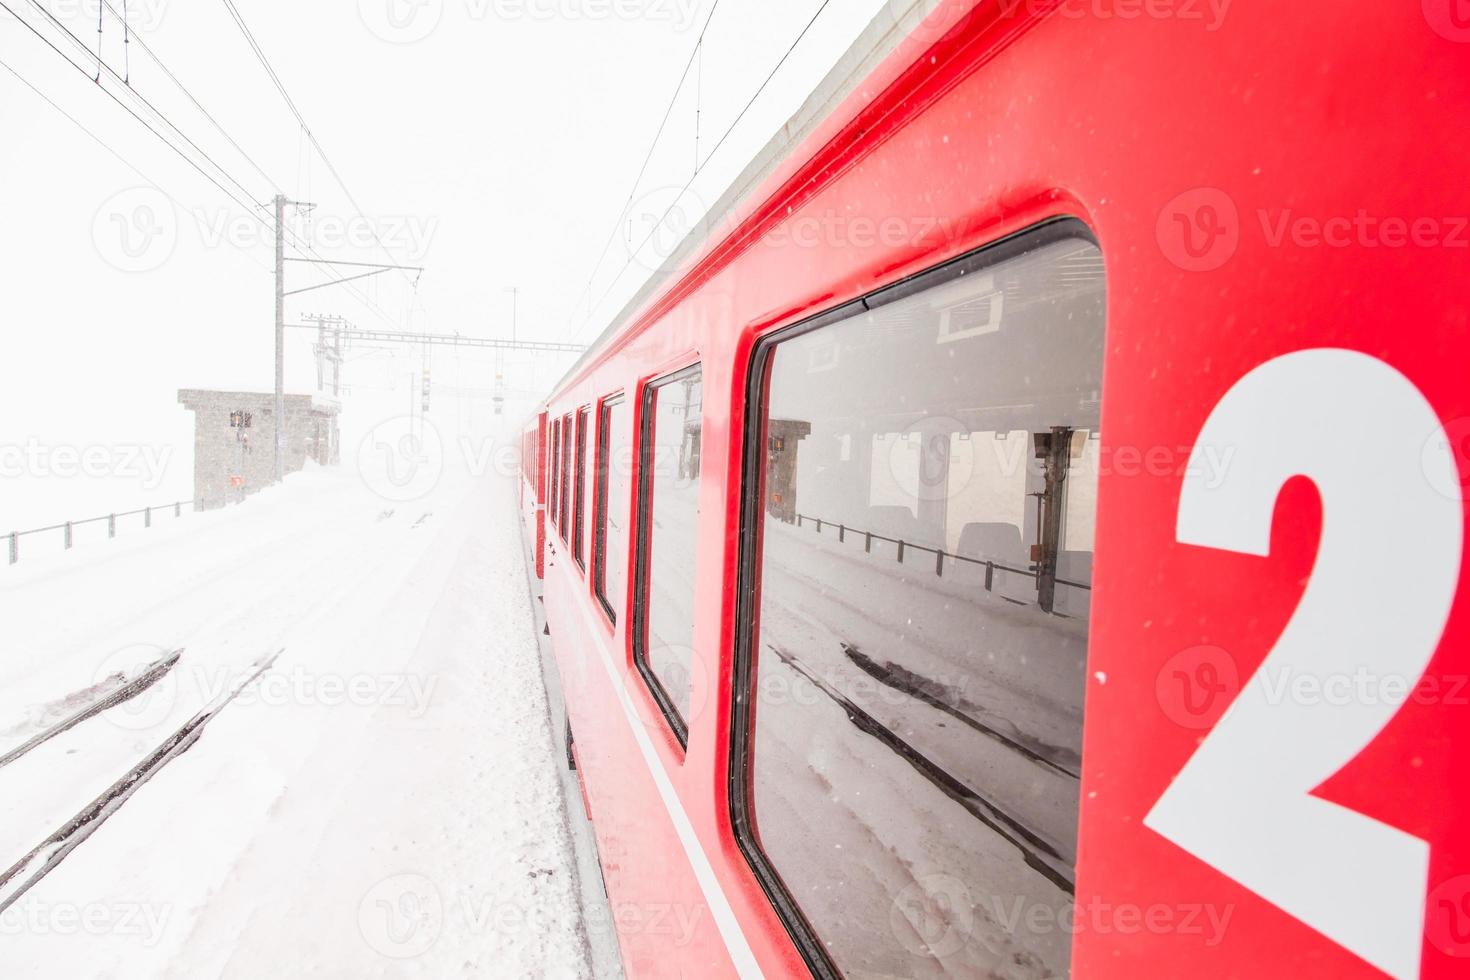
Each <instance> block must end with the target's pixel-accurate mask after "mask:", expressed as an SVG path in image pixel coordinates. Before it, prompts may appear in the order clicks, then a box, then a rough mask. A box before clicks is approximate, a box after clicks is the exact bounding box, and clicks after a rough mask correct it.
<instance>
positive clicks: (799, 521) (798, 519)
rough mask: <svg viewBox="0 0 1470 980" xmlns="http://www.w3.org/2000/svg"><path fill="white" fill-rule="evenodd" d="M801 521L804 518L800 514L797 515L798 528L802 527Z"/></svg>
mask: <svg viewBox="0 0 1470 980" xmlns="http://www.w3.org/2000/svg"><path fill="white" fill-rule="evenodd" d="M801 521H802V516H801V515H800V514H797V515H796V526H797V527H798V528H799V527H801Z"/></svg>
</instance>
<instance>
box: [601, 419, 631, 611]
mask: <svg viewBox="0 0 1470 980" xmlns="http://www.w3.org/2000/svg"><path fill="white" fill-rule="evenodd" d="M598 416H599V418H598V423H597V487H596V498H595V506H596V508H597V514H596V517H595V521H594V524H593V528H592V536H593V539H592V584H593V587H594V589H595V590H596V591H597V598H598V600H599V601H601V603H602V608H603V609H604V610H606V611H607V615H608V618H609V619H611V620H612V621H613V622H614V623H616V622H617V621H618V616H619V615H620V614H621V612H622V609H623V604H624V602H625V601H626V600H627V598H628V515H629V513H630V511H631V510H632V506H633V485H632V484H633V473H632V469H633V466H632V462H633V461H632V455H633V447H632V436H633V431H632V428H633V427H632V424H631V423H630V422H629V421H628V406H627V403H626V402H624V401H623V398H622V396H621V395H619V396H618V397H616V398H610V399H608V400H607V401H605V402H603V403H602V409H601V411H599V412H598Z"/></svg>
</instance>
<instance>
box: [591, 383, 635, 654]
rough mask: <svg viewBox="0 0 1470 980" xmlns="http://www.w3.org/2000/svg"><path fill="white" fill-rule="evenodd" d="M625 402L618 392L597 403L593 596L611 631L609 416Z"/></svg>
mask: <svg viewBox="0 0 1470 980" xmlns="http://www.w3.org/2000/svg"><path fill="white" fill-rule="evenodd" d="M626 400H627V399H626V397H625V395H624V393H623V392H621V391H617V392H613V393H612V394H610V395H605V396H604V397H603V398H602V399H601V400H599V401H598V403H597V452H596V468H595V473H594V478H593V487H592V594H593V595H594V596H595V597H596V598H597V604H598V605H599V606H601V607H602V612H603V614H604V615H605V616H606V617H607V620H608V624H609V625H610V626H612V627H614V628H616V627H617V624H618V613H617V610H615V609H613V607H612V603H610V602H608V601H607V596H606V595H605V594H604V592H605V590H606V586H607V491H608V475H609V460H608V453H609V452H610V450H611V447H612V439H611V433H610V432H609V429H608V416H609V415H610V414H611V413H612V410H613V409H614V408H616V407H617V406H618V405H621V404H624V403H625V402H626Z"/></svg>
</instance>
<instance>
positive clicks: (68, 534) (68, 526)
mask: <svg viewBox="0 0 1470 980" xmlns="http://www.w3.org/2000/svg"><path fill="white" fill-rule="evenodd" d="M64 533H65V535H66V546H67V547H68V548H70V547H71V521H67V522H66V527H65V532H64Z"/></svg>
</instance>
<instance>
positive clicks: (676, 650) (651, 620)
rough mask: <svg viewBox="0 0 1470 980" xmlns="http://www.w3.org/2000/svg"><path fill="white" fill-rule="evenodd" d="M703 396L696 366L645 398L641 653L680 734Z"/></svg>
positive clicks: (687, 686)
mask: <svg viewBox="0 0 1470 980" xmlns="http://www.w3.org/2000/svg"><path fill="white" fill-rule="evenodd" d="M703 401H704V382H703V380H702V377H701V374H700V369H699V367H698V366H695V367H693V368H689V369H687V370H684V371H680V372H679V373H678V374H675V375H671V376H670V377H668V378H664V379H662V380H660V381H657V382H654V383H653V384H651V385H649V387H648V388H647V389H646V392H645V395H644V403H643V440H642V445H641V449H640V452H641V453H642V456H641V466H640V468H639V480H640V494H641V505H640V508H639V527H640V529H641V531H640V537H639V543H640V547H641V549H642V551H641V554H640V555H639V558H638V569H639V599H640V601H639V603H638V605H637V607H636V608H637V610H638V613H639V622H638V623H637V630H636V632H635V633H634V641H633V642H634V656H635V658H636V659H637V662H638V667H639V670H641V671H642V672H643V674H644V677H645V678H647V679H648V681H649V683H650V685H651V686H652V688H653V690H654V693H655V695H656V696H657V697H658V699H659V703H660V705H661V706H662V707H663V709H664V711H665V713H666V714H668V715H669V720H670V722H671V723H672V724H673V726H674V730H675V732H676V733H678V735H679V739H680V741H683V740H684V739H685V737H686V732H687V722H688V719H689V702H690V695H691V691H692V684H691V679H690V674H689V671H690V669H691V666H692V663H693V656H694V654H693V650H692V649H691V647H692V645H693V643H694V542H695V537H696V534H697V532H698V524H699V462H700V459H699V454H700V435H701V430H702V421H701V418H702V416H701V410H702V407H703Z"/></svg>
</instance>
